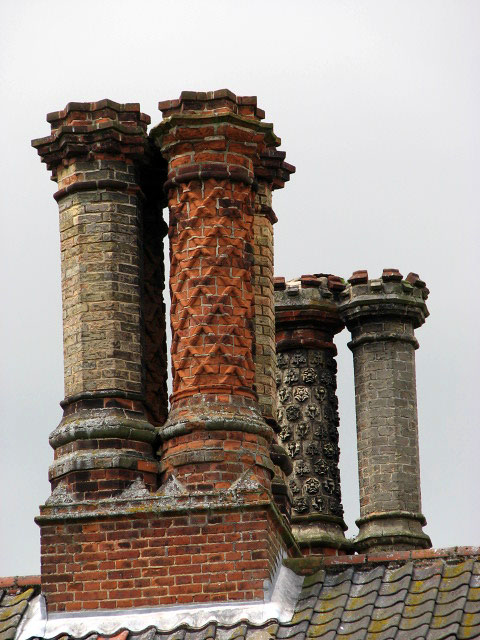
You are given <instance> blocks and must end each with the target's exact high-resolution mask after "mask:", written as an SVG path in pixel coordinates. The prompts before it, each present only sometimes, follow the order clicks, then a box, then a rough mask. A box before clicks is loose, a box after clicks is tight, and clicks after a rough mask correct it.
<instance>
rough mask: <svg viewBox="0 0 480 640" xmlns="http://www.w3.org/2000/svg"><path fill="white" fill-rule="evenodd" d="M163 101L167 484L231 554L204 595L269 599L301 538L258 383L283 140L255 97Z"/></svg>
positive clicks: (220, 94)
mask: <svg viewBox="0 0 480 640" xmlns="http://www.w3.org/2000/svg"><path fill="white" fill-rule="evenodd" d="M159 106H160V109H161V111H162V113H163V116H164V118H163V121H162V122H161V123H160V125H158V127H156V128H155V129H154V131H153V132H152V134H151V135H152V137H153V139H154V140H155V142H156V144H157V146H158V147H159V149H160V150H161V152H162V155H163V156H164V157H165V158H166V159H167V161H168V178H167V182H166V184H165V190H166V192H167V195H168V205H169V209H170V224H169V238H170V256H171V269H170V289H171V295H172V306H171V325H172V349H171V353H172V375H173V393H172V397H171V409H170V413H169V417H168V420H167V422H166V424H165V425H164V426H163V427H162V428H161V429H160V436H161V439H162V445H163V446H162V448H161V450H160V451H159V456H160V457H161V473H162V483H163V485H164V487H165V488H166V489H165V490H170V488H175V490H176V491H177V493H178V494H179V495H180V496H181V498H182V499H183V500H185V499H187V497H188V499H189V500H190V503H191V504H192V505H193V506H195V505H198V507H197V508H192V513H191V514H189V515H188V518H189V524H190V525H191V527H190V529H191V533H193V532H194V531H195V532H197V533H198V534H199V535H198V536H196V537H198V544H197V547H196V548H197V553H199V554H201V555H202V557H205V558H208V555H205V554H208V553H209V551H212V552H213V551H218V552H220V556H219V559H220V560H221V561H219V562H218V563H217V564H212V565H211V569H210V570H211V572H212V575H211V576H210V578H209V584H202V582H201V581H200V580H199V581H198V582H196V580H195V582H196V584H195V585H193V586H192V590H191V591H190V593H192V594H194V598H195V600H196V601H197V602H207V601H211V600H212V599H216V600H253V599H263V598H265V597H266V589H268V584H269V583H271V580H272V579H273V576H274V572H275V569H276V567H277V565H278V562H279V560H280V558H282V557H284V556H285V554H286V553H287V552H288V550H289V549H292V548H295V546H296V545H295V542H294V540H293V537H292V536H291V533H290V530H289V528H288V523H287V522H286V520H285V519H284V518H283V516H282V515H281V514H280V512H279V511H278V509H277V507H276V505H275V503H274V499H273V497H272V488H271V482H272V476H273V474H274V471H275V466H274V464H273V462H272V460H271V457H270V446H271V444H272V442H273V440H274V431H273V428H272V426H271V424H268V423H267V422H266V421H265V419H264V417H263V416H262V412H261V409H260V405H259V402H258V395H257V393H256V390H255V376H256V370H255V361H254V357H255V355H254V354H255V338H256V334H255V313H256V308H255V302H256V301H255V293H254V289H253V278H254V270H253V266H254V264H255V258H254V254H255V248H254V245H255V233H254V218H255V212H256V190H257V187H258V184H257V181H256V171H257V169H258V168H259V167H260V166H261V163H262V154H265V153H266V152H267V151H268V149H270V148H272V147H276V146H277V145H278V144H279V143H280V141H279V139H278V138H277V137H276V136H275V135H274V133H273V126H272V125H271V124H268V123H263V122H262V121H261V120H262V119H263V117H264V113H263V111H262V110H260V109H258V107H257V105H256V98H254V97H237V96H235V95H234V94H233V93H231V92H230V91H228V90H221V91H215V92H208V93H206V92H199V93H197V92H189V91H188V92H187V91H185V92H183V93H182V94H181V96H180V99H178V100H172V101H167V102H162V103H160V105H159ZM282 160H283V158H282ZM268 259H269V260H271V259H272V257H271V256H268ZM268 304H271V300H268V297H266V300H265V307H267V306H268ZM267 313H268V310H267ZM271 314H272V315H273V309H272V310H271ZM259 317H260V316H259ZM257 319H259V318H257ZM267 338H268V335H267ZM239 500H241V502H242V508H241V510H239V504H240V503H239ZM206 506H208V511H207V513H205V507H206ZM181 507H182V503H181V502H179V503H178V508H179V509H180V508H181ZM199 509H200V510H201V512H202V513H203V515H202V516H199V515H198V513H197V512H198V510H199ZM210 531H211V534H212V536H213V535H214V534H215V533H216V534H217V537H218V534H219V533H220V532H221V541H222V544H221V545H220V547H221V548H220V547H219V548H218V549H217V548H215V549H214V548H213V546H212V545H211V544H210V540H209V533H208V532H210ZM212 542H213V540H212ZM186 549H187V551H186V553H189V552H188V547H187V548H186ZM191 564H192V566H191V571H192V573H196V572H198V573H200V574H202V568H201V567H200V566H195V558H192V559H191ZM200 577H202V576H200ZM194 587H195V588H196V590H195V589H194Z"/></svg>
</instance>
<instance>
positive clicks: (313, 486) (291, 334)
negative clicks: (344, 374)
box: [275, 274, 351, 555]
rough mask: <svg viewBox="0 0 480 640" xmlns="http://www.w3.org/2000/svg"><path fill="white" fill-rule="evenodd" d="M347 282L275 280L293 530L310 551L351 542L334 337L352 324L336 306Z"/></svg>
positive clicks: (338, 548) (280, 413) (280, 409)
mask: <svg viewBox="0 0 480 640" xmlns="http://www.w3.org/2000/svg"><path fill="white" fill-rule="evenodd" d="M344 289H345V284H344V283H343V281H342V280H341V279H340V278H338V277H336V276H331V275H324V274H319V275H318V276H302V277H301V278H300V279H299V280H292V281H290V282H287V283H285V279H284V278H276V279H275V318H276V343H277V371H276V376H277V385H278V389H277V419H278V423H279V428H280V433H279V438H280V441H281V442H282V444H283V445H284V446H285V447H286V449H287V451H288V453H289V455H290V457H291V460H292V462H293V473H292V475H291V476H290V481H289V488H290V491H291V494H292V517H291V521H292V530H293V533H294V535H295V538H296V539H297V541H298V543H299V546H300V548H301V550H302V553H303V554H305V555H309V554H312V553H313V554H324V553H332V551H333V552H335V553H339V552H340V553H342V552H343V553H345V551H346V550H347V549H350V548H351V544H350V543H349V542H348V541H347V540H346V539H345V536H344V533H343V532H344V531H345V529H346V528H347V527H346V525H345V522H344V520H343V507H342V502H341V490H340V471H339V468H338V461H339V453H340V450H339V447H338V426H339V417H338V400H337V396H336V393H335V391H336V371H337V367H336V362H335V355H336V353H337V350H336V347H335V345H334V343H333V337H334V335H335V334H336V333H338V332H339V331H341V330H342V329H343V327H344V325H343V322H342V320H341V319H340V317H339V315H338V310H337V305H336V299H337V298H338V294H339V292H341V291H343V290H344Z"/></svg>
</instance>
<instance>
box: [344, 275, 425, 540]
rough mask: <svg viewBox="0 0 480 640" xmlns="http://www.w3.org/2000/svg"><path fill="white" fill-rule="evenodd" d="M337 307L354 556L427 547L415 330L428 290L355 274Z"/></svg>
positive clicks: (413, 282) (396, 278)
mask: <svg viewBox="0 0 480 640" xmlns="http://www.w3.org/2000/svg"><path fill="white" fill-rule="evenodd" d="M349 283H350V285H349V287H348V288H347V289H346V290H345V292H344V293H343V296H344V300H343V302H342V303H341V304H340V306H339V311H340V316H341V317H342V319H343V320H344V322H345V323H346V325H347V327H348V329H349V330H350V331H351V333H352V341H351V342H350V343H349V347H350V349H351V350H352V352H353V363H354V375H355V401H356V414H357V440H358V467H359V480H360V519H359V520H357V524H358V527H359V529H360V531H359V534H358V537H357V539H356V549H357V550H359V551H363V550H371V551H381V550H390V549H397V550H401V549H405V550H406V549H415V548H426V547H429V546H431V542H430V539H429V537H428V536H427V535H426V534H425V533H424V532H423V531H422V525H425V524H426V521H425V518H424V516H423V515H422V513H421V498H420V465H419V452H418V425H417V397H416V384H415V349H417V348H418V342H417V340H416V338H415V336H414V330H415V329H416V328H418V327H420V326H421V325H422V324H423V323H424V322H425V318H426V317H427V316H428V310H427V307H426V304H425V300H426V299H427V296H428V289H427V288H426V287H425V283H424V282H422V281H421V280H420V279H419V277H418V276H417V275H416V274H413V273H410V274H409V275H408V276H407V278H406V279H405V280H404V279H403V276H402V275H401V273H400V272H399V271H398V270H397V269H384V271H383V274H382V277H381V278H379V279H374V280H369V279H368V274H367V272H366V271H356V272H355V273H354V274H353V275H352V277H351V278H350V280H349Z"/></svg>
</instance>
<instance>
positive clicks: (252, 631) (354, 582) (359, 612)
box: [0, 548, 480, 640]
mask: <svg viewBox="0 0 480 640" xmlns="http://www.w3.org/2000/svg"><path fill="white" fill-rule="evenodd" d="M459 551H460V550H456V549H450V550H442V551H435V550H430V551H422V552H415V551H414V552H404V553H402V552H400V553H396V554H395V553H392V554H373V555H370V556H369V557H367V556H348V557H341V556H339V557H331V558H329V557H324V558H321V557H311V558H305V559H302V560H301V561H300V563H297V565H296V569H297V571H301V572H303V573H308V572H309V571H310V575H306V576H305V579H304V582H303V587H302V590H301V593H300V596H299V598H298V600H297V603H296V607H295V613H294V615H293V617H292V619H291V620H290V621H288V622H283V623H280V622H278V621H277V620H269V621H267V622H265V623H264V624H262V625H260V626H258V625H254V624H251V623H249V622H248V621H242V622H240V623H236V624H234V625H230V626H225V625H222V624H219V623H217V622H209V623H208V624H206V625H204V626H203V627H202V628H199V629H192V628H191V627H188V626H187V625H179V626H177V627H176V628H175V629H173V630H171V631H165V630H162V629H157V628H155V627H153V626H150V627H148V628H146V629H144V630H142V631H141V632H132V631H130V630H129V629H119V630H117V631H115V633H114V634H113V635H110V636H105V635H100V634H98V633H96V632H94V630H93V629H92V630H91V632H89V633H87V634H86V633H83V634H82V635H78V636H75V635H67V634H58V635H57V636H56V638H57V639H58V640H60V639H61V640H70V639H71V638H75V640H77V639H79V638H82V640H86V639H88V640H107V639H108V640H287V639H290V640H317V639H318V640H320V639H321V640H333V639H334V638H338V639H340V638H345V639H347V638H348V640H387V639H392V640H393V639H395V640H413V639H414V638H426V639H427V640H441V639H447V638H448V639H452V640H453V639H455V638H458V639H472V638H480V549H477V548H463V549H462V550H461V551H460V552H459ZM400 556H402V559H399V557H400ZM417 556H418V557H417ZM421 556H426V557H421ZM287 564H291V566H295V561H293V562H292V561H291V562H288V561H287ZM319 567H320V568H319ZM312 568H313V569H314V571H313V573H312V572H311V570H312ZM8 580H10V586H9V587H8ZM22 582H23V585H24V586H22V584H20V583H22ZM26 582H28V581H27V580H26V579H17V580H16V581H15V582H13V583H12V579H4V580H3V581H0V585H3V586H4V587H5V586H7V587H8V588H3V589H2V590H1V596H0V640H13V639H14V637H15V633H16V631H17V629H19V630H20V627H21V624H20V623H21V621H22V619H25V617H27V616H28V612H27V610H28V608H29V605H31V604H32V601H33V599H34V597H35V596H36V595H38V594H39V587H38V579H36V580H32V579H30V580H29V582H30V584H25V583H26ZM32 582H33V584H32ZM19 636H20V633H17V637H19ZM22 637H23V636H22Z"/></svg>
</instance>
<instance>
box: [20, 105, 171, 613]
mask: <svg viewBox="0 0 480 640" xmlns="http://www.w3.org/2000/svg"><path fill="white" fill-rule="evenodd" d="M47 120H48V121H49V122H50V123H51V128H52V132H51V135H50V136H48V137H46V138H41V139H38V140H34V141H33V143H32V144H33V146H34V147H35V148H37V150H38V153H39V154H40V156H41V158H42V161H43V162H45V163H46V164H47V167H48V169H50V170H51V171H52V179H53V180H55V181H56V182H57V184H58V188H59V190H58V191H57V192H56V194H55V195H54V197H55V199H56V200H57V202H58V206H59V212H60V239H61V266H62V303H63V333H64V376H65V399H64V401H63V402H62V407H63V410H64V417H63V419H62V421H61V423H60V425H59V426H58V427H57V428H56V429H55V430H54V431H53V433H52V434H51V436H50V444H51V445H52V447H53V449H54V451H55V459H54V462H53V464H52V465H51V467H50V472H49V478H50V482H51V484H52V495H51V497H50V498H49V499H48V500H47V502H46V504H45V505H44V506H43V507H41V515H40V517H38V518H37V522H38V524H39V525H40V528H41V549H42V551H41V553H42V591H43V593H44V594H45V596H46V598H47V603H48V608H49V611H63V610H75V609H82V608H98V607H103V606H105V602H108V606H110V607H112V608H114V607H117V606H128V603H131V602H132V596H131V595H129V594H128V587H129V586H131V587H133V586H134V578H139V577H140V569H139V568H137V567H135V568H134V569H133V568H132V567H133V563H132V560H131V559H132V558H133V557H136V556H137V555H138V554H139V552H138V551H133V548H134V542H132V540H133V539H134V538H136V537H137V536H138V531H137V530H135V531H134V530H133V519H134V516H132V515H131V514H130V513H127V512H128V509H127V508H126V507H125V502H124V501H123V502H122V500H120V498H121V497H122V496H123V497H124V498H125V500H126V499H127V496H130V497H132V496H131V494H132V492H131V487H132V486H136V485H138V486H139V487H141V488H143V489H142V490H143V492H144V494H148V490H152V491H153V490H156V488H157V474H158V461H157V460H156V459H155V455H154V448H153V444H154V441H155V439H156V432H155V426H154V425H155V424H161V423H162V422H163V421H164V420H165V417H166V409H167V407H166V393H165V392H166V381H165V362H164V361H162V354H164V353H165V331H164V319H163V318H162V316H161V314H162V308H163V299H162V288H163V262H162V251H161V247H162V238H163V235H164V223H163V221H162V219H161V196H160V197H158V196H156V195H155V196H153V197H152V198H151V199H150V200H149V201H148V202H146V201H145V195H144V193H142V186H143V183H145V185H144V189H145V191H146V192H149V191H150V189H151V187H150V185H151V182H152V180H153V181H156V182H157V183H158V182H159V181H160V182H161V181H162V178H161V177H160V178H159V176H162V175H163V170H164V169H163V164H162V161H161V160H160V159H159V158H158V157H156V156H157V154H156V152H155V150H154V149H150V148H149V143H148V140H147V135H146V128H147V125H148V123H149V122H150V119H149V117H148V116H146V115H144V114H142V113H141V112H140V109H139V105H138V104H117V103H115V102H112V101H111V100H102V101H101V102H93V103H92V102H87V103H69V104H68V105H67V107H66V108H65V109H64V110H63V111H60V112H55V113H51V114H49V115H48V116H47ZM147 164H149V168H148V170H147V168H146V166H147ZM159 193H161V192H160V191H159ZM159 208H160V210H159ZM145 228H146V229H147V232H148V238H146V239H145V238H144V237H143V232H144V229H145ZM152 251H153V252H156V253H158V256H159V257H158V256H157V257H155V258H152V255H151V253H152ZM145 311H147V313H145ZM147 334H150V336H153V334H155V335H154V337H149V335H147ZM163 360H164V358H163ZM147 370H148V372H149V373H148V375H146V373H145V372H146V371H147ZM146 397H150V399H151V401H150V402H149V403H148V406H147V407H146V403H145V399H146ZM129 491H130V494H129V493H128V492H129ZM125 492H127V493H125ZM140 493H141V492H140ZM137 497H138V496H137ZM122 505H123V507H125V508H123V507H122ZM122 508H123V511H122ZM113 515H114V516H115V517H112V516H113ZM137 524H138V522H137ZM147 544H148V543H147ZM122 579H124V580H125V581H124V582H123V583H122V582H121V580H122ZM135 601H136V603H137V605H141V604H151V602H150V601H147V599H146V594H144V593H143V592H142V590H141V589H139V590H138V591H137V595H136V597H135Z"/></svg>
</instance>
